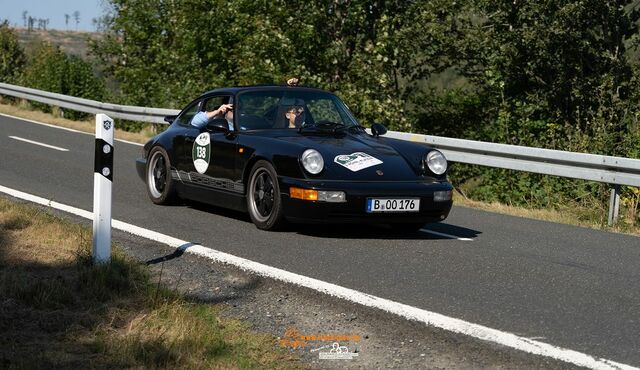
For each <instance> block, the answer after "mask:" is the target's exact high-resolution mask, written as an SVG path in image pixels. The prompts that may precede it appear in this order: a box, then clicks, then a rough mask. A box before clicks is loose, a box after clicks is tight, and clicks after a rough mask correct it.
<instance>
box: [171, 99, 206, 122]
mask: <svg viewBox="0 0 640 370" xmlns="http://www.w3.org/2000/svg"><path fill="white" fill-rule="evenodd" d="M200 103H202V102H201V101H197V102H195V103H193V105H191V106H190V107H189V108H187V109H185V110H184V111H183V112H182V114H181V115H179V116H178V118H176V121H177V122H178V124H181V125H185V126H186V125H188V124H190V123H191V119H192V118H193V116H195V115H196V113H198V112H199V111H200Z"/></svg>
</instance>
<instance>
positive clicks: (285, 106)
mask: <svg viewBox="0 0 640 370" xmlns="http://www.w3.org/2000/svg"><path fill="white" fill-rule="evenodd" d="M237 105H238V110H237V112H238V113H237V118H236V120H237V124H238V127H239V129H240V130H255V129H286V128H292V129H293V128H304V127H346V128H348V127H351V126H358V122H357V121H356V120H355V118H354V117H353V115H352V114H351V112H349V110H348V109H347V107H346V105H345V104H344V103H343V102H342V101H341V100H340V99H339V98H338V97H336V96H335V95H333V94H329V93H325V92H321V91H305V90H296V89H286V90H285V89H283V90H270V91H249V92H245V93H242V94H240V96H239V98H238V104H237Z"/></svg>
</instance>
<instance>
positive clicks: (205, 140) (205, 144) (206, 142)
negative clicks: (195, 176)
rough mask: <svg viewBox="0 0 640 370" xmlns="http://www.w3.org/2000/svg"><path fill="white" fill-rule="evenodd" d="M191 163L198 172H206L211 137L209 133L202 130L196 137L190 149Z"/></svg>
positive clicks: (209, 156) (209, 155)
mask: <svg viewBox="0 0 640 370" xmlns="http://www.w3.org/2000/svg"><path fill="white" fill-rule="evenodd" d="M191 157H192V158H193V165H194V166H195V167H196V171H198V172H199V173H205V172H207V168H209V160H210V158H211V138H210V137H209V133H207V132H203V133H201V134H200V135H198V137H197V138H196V141H195V142H194V143H193V149H192V151H191Z"/></svg>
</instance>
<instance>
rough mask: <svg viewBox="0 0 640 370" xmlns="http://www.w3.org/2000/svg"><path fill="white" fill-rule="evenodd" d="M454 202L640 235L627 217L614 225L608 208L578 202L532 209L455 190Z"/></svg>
mask: <svg viewBox="0 0 640 370" xmlns="http://www.w3.org/2000/svg"><path fill="white" fill-rule="evenodd" d="M453 203H454V204H455V205H456V206H462V207H468V208H474V209H480V210H483V211H489V212H495V213H500V214H505V215H509V216H516V217H524V218H531V219H536V220H543V221H550V222H557V223H562V224H568V225H575V226H581V227H588V228H592V229H598V230H606V231H612V232H618V233H625V234H631V235H638V236H640V225H637V224H631V223H629V222H626V221H627V220H628V219H629V218H626V219H624V220H622V221H620V222H618V223H617V224H616V225H614V226H608V225H607V217H608V213H607V212H608V210H607V209H602V208H599V207H598V208H593V209H591V208H589V209H588V208H585V207H583V206H580V205H578V204H574V205H570V204H569V205H565V206H562V207H560V208H558V209H531V208H524V207H516V206H511V205H507V204H502V203H498V202H492V203H487V202H480V201H477V200H473V199H469V198H465V197H464V196H462V195H460V194H459V193H457V192H454V197H453Z"/></svg>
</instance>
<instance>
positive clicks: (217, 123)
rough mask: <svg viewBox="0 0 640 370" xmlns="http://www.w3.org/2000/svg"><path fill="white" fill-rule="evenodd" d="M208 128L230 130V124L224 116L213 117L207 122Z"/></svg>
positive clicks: (210, 129)
mask: <svg viewBox="0 0 640 370" xmlns="http://www.w3.org/2000/svg"><path fill="white" fill-rule="evenodd" d="M207 130H209V131H215V132H224V133H227V132H229V124H228V123H227V120H226V119H224V118H213V119H210V120H209V122H207Z"/></svg>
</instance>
